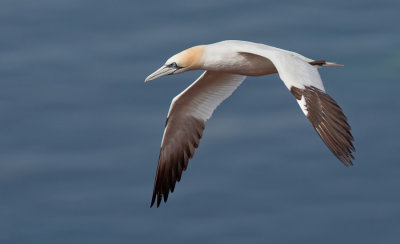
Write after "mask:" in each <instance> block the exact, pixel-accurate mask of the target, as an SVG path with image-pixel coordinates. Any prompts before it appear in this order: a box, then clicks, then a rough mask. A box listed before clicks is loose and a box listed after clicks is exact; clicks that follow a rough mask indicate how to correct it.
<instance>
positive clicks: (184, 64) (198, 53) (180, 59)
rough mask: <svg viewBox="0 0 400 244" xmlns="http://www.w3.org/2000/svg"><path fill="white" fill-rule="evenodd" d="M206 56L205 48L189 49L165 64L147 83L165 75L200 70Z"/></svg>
mask: <svg viewBox="0 0 400 244" xmlns="http://www.w3.org/2000/svg"><path fill="white" fill-rule="evenodd" d="M203 54H204V46H195V47H191V48H188V49H186V50H184V51H182V52H180V53H178V54H175V55H174V56H172V57H171V58H169V59H168V60H167V62H165V64H164V65H163V66H162V67H161V68H159V69H158V70H156V71H155V72H154V73H152V74H151V75H149V76H148V77H147V78H146V80H145V82H147V81H151V80H154V79H157V78H159V77H162V76H165V75H172V74H178V73H182V72H185V71H188V70H194V69H199V68H200V67H201V66H200V65H201V61H202V57H203Z"/></svg>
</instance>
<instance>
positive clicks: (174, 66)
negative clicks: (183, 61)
mask: <svg viewBox="0 0 400 244" xmlns="http://www.w3.org/2000/svg"><path fill="white" fill-rule="evenodd" d="M168 67H171V68H177V67H178V65H177V64H176V63H175V62H173V63H172V64H170V65H168Z"/></svg>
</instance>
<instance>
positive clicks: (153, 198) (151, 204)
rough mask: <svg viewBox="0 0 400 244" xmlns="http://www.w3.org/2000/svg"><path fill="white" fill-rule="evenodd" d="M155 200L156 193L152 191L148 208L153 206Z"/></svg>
mask: <svg viewBox="0 0 400 244" xmlns="http://www.w3.org/2000/svg"><path fill="white" fill-rule="evenodd" d="M155 200H156V194H154V193H153V197H152V198H151V203H150V208H151V207H153V205H154V202H155Z"/></svg>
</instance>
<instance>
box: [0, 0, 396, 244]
mask: <svg viewBox="0 0 400 244" xmlns="http://www.w3.org/2000/svg"><path fill="white" fill-rule="evenodd" d="M399 11H400V1H398V0H393V1H372V0H369V1H368V0H366V1H347V0H338V1H294V0H293V1H290V2H289V1H239V0H237V1H227V0H225V1H211V0H202V1H174V0H170V1H128V0H125V1H104V0H101V1H94V0H88V1H76V0H72V1H71V0H59V1H53V0H38V1H15V0H2V1H1V2H0V36H1V37H0V118H1V119H0V242H1V243H156V242H159V243H208V244H211V243H230V244H232V243H335V244H336V243H385V244H387V243H400V190H399V187H400V177H399V175H400V156H399V150H400V143H399V138H400V137H399V136H400V129H399V122H400V112H399V111H400V102H399V99H398V94H399V89H400V80H399V75H400V72H399V70H400V46H399V43H400V28H399V27H398V23H399V22H400V15H399ZM226 39H240V40H248V41H254V42H261V43H266V44H269V45H273V46H277V47H280V48H284V49H289V50H292V51H296V52H299V53H301V54H303V55H305V56H307V57H310V58H314V59H326V60H329V61H334V62H337V63H341V64H344V67H329V68H324V69H321V70H320V73H321V76H322V78H323V80H324V83H325V87H326V89H327V91H328V92H329V93H330V95H331V96H332V97H334V98H335V99H336V100H337V101H338V102H339V104H340V105H341V107H342V108H343V110H344V111H345V113H346V114H347V116H348V118H349V122H350V124H351V125H352V128H353V130H352V131H353V135H354V137H355V146H356V148H357V152H356V154H355V157H356V160H355V166H354V167H351V168H346V167H344V166H343V165H342V164H341V163H340V162H339V161H338V160H337V159H336V158H335V157H334V156H333V155H332V154H331V152H330V151H329V150H328V149H327V148H326V147H325V145H324V144H323V143H322V141H321V140H320V138H319V137H318V136H317V134H316V133H315V131H314V130H313V128H312V127H311V126H310V124H309V122H308V121H307V119H306V118H305V117H304V115H303V114H302V112H301V111H300V109H299V107H298V105H297V103H296V101H295V99H293V97H292V95H291V94H290V93H289V92H288V91H287V89H286V87H285V86H284V85H283V83H282V82H281V81H280V80H279V77H278V76H277V75H272V76H269V77H257V78H248V79H247V80H246V82H245V83H244V84H243V85H242V86H241V87H240V88H239V89H238V90H237V92H235V93H234V94H233V96H232V97H230V99H228V100H227V101H225V102H224V103H223V104H222V105H221V106H220V107H219V108H218V109H217V111H216V112H215V113H214V117H213V118H212V119H211V120H209V121H208V122H207V124H206V130H205V132H204V137H203V139H202V141H201V143H200V147H199V149H198V150H197V151H196V155H195V157H194V158H193V160H191V162H190V165H189V168H188V171H186V172H185V173H184V175H183V178H182V181H181V182H180V183H178V185H177V187H176V189H175V192H174V193H173V194H172V195H170V197H169V199H168V203H167V204H166V205H164V204H163V205H162V206H161V207H160V208H158V209H156V208H152V209H150V208H149V205H150V200H151V194H152V190H153V189H152V188H153V180H154V175H155V170H156V167H157V159H158V152H159V146H160V141H161V136H162V133H163V127H164V122H165V117H166V114H167V111H168V108H169V104H170V101H171V99H172V98H173V97H174V96H175V95H176V94H178V93H179V92H180V91H182V90H183V89H184V88H186V87H187V86H188V85H189V84H190V83H191V82H192V81H193V80H194V79H196V77H198V75H199V74H200V73H201V72H199V71H197V72H189V73H185V74H181V75H175V76H168V77H164V78H162V79H159V80H156V81H153V82H150V83H147V84H145V83H144V79H145V77H146V76H147V75H148V74H150V73H151V72H153V71H154V70H155V69H156V68H158V67H159V66H160V65H161V64H163V63H164V62H165V60H166V59H167V58H168V57H169V56H171V55H173V54H175V53H177V52H179V51H181V50H182V49H185V48H188V47H190V46H193V45H198V44H207V43H213V42H216V41H221V40H226Z"/></svg>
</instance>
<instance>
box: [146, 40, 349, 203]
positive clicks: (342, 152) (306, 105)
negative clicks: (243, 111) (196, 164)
mask: <svg viewBox="0 0 400 244" xmlns="http://www.w3.org/2000/svg"><path fill="white" fill-rule="evenodd" d="M321 66H340V65H339V64H336V63H331V62H326V61H325V60H313V59H309V58H306V57H304V56H302V55H300V54H298V53H295V52H291V51H287V50H283V49H279V48H275V47H272V46H268V45H264V44H259V43H253V42H247V41H237V40H228V41H222V42H217V43H213V44H209V45H200V46H195V47H191V48H189V49H186V50H184V51H182V52H180V53H178V54H176V55H174V56H172V57H171V58H169V59H168V60H167V62H166V63H165V64H164V65H163V66H162V67H161V68H159V69H158V70H156V71H155V72H154V73H152V74H151V75H149V76H148V77H147V78H146V80H145V82H148V81H151V80H154V79H156V78H159V77H162V76H165V75H172V74H179V73H182V72H186V71H190V70H205V71H204V73H203V74H202V75H201V76H200V77H199V78H198V79H197V80H196V81H195V82H193V83H192V84H191V85H190V86H189V87H188V88H186V89H185V90H184V91H183V92H181V93H180V94H179V95H177V96H176V97H175V98H174V99H173V100H172V103H171V106H170V109H169V112H168V116H167V121H166V124H165V130H164V135H163V138H162V141H161V149H160V155H159V159H158V166H157V172H156V176H155V182H154V190H153V197H152V200H151V204H150V207H152V206H153V204H154V202H155V201H156V199H157V207H158V206H159V205H160V203H161V201H162V199H163V198H164V202H166V201H167V199H168V194H169V192H173V191H174V188H175V184H176V182H177V181H178V182H179V181H180V179H181V175H182V172H183V171H185V170H186V168H187V166H188V162H189V159H190V158H192V157H193V154H194V151H195V149H196V148H197V147H198V146H199V142H200V138H201V137H202V134H203V130H204V125H205V122H206V121H207V120H208V119H209V118H210V117H211V115H212V114H213V112H214V110H215V109H216V107H217V106H218V105H219V104H220V103H221V102H223V101H224V100H225V99H226V98H228V97H229V96H230V95H231V94H232V93H233V91H235V89H236V88H237V87H238V86H239V85H240V84H241V83H242V82H243V81H244V79H245V78H246V76H262V75H269V74H274V73H278V74H279V77H280V78H281V80H282V81H283V83H284V84H285V86H286V87H287V88H288V89H289V91H290V92H291V93H292V95H293V96H294V97H295V99H296V100H297V102H298V104H299V105H300V108H301V110H302V111H303V113H304V114H305V116H306V117H307V118H308V120H309V121H310V122H311V124H312V126H313V127H314V128H315V130H316V131H317V133H318V135H319V136H320V137H321V139H322V141H323V142H324V143H325V144H326V146H327V147H328V148H329V149H330V150H331V151H332V153H333V154H334V155H335V156H336V157H337V158H338V159H339V160H340V161H341V162H342V163H343V164H344V165H346V166H349V165H353V162H352V160H353V159H354V156H353V154H352V153H353V152H355V151H356V150H355V148H354V146H353V144H352V141H353V140H354V139H353V136H352V135H351V132H350V126H349V124H348V123H347V118H346V116H345V115H344V114H343V111H342V109H341V108H340V107H339V105H338V104H337V103H336V101H335V100H334V99H333V98H332V97H330V96H329V95H328V94H327V93H326V92H325V89H324V86H323V84H322V80H321V77H320V75H319V73H318V70H317V69H318V67H321Z"/></svg>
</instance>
